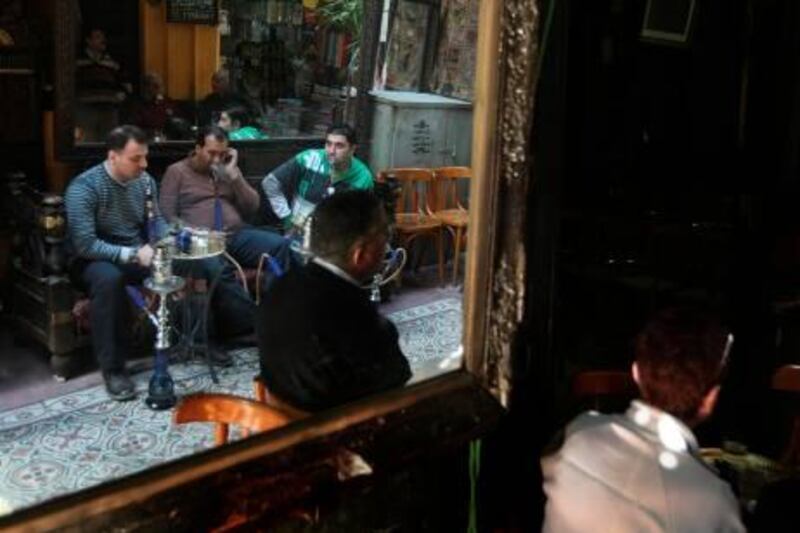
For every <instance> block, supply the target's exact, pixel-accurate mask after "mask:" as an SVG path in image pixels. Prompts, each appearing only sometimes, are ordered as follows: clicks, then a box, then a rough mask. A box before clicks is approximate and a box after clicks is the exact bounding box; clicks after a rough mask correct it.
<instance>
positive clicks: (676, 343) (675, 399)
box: [636, 308, 730, 422]
mask: <svg viewBox="0 0 800 533" xmlns="http://www.w3.org/2000/svg"><path fill="white" fill-rule="evenodd" d="M729 340H730V337H729V334H728V331H727V330H725V329H724V328H723V327H722V326H721V325H720V323H719V321H718V320H717V319H716V318H715V317H714V316H712V315H711V314H709V313H708V312H706V311H701V310H697V309H691V308H669V309H665V310H663V311H661V312H659V313H658V314H656V315H655V316H654V317H653V318H652V319H651V320H650V321H649V322H648V323H647V325H646V326H645V328H644V330H643V331H642V332H641V333H640V334H639V336H638V337H637V338H636V365H637V367H638V369H639V387H640V389H641V392H642V397H643V398H644V400H645V401H646V402H647V403H649V404H651V405H653V406H654V407H657V408H659V409H661V410H662V411H666V412H668V413H670V414H672V415H673V416H675V417H677V418H679V419H681V420H684V421H687V422H688V421H691V420H692V419H693V418H694V416H695V415H696V414H697V411H698V409H699V407H700V405H701V403H702V401H703V398H705V396H706V394H708V392H709V391H710V390H711V389H712V388H713V387H714V386H715V385H717V384H719V382H720V380H721V378H722V373H723V370H724V368H725V364H726V362H727V361H726V359H727V355H728V350H729V349H730V346H729Z"/></svg>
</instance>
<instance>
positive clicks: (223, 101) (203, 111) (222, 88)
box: [198, 69, 255, 127]
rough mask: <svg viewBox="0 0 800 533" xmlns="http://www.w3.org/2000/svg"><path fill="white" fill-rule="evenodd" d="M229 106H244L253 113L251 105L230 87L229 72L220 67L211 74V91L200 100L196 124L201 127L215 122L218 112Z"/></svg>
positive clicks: (217, 119)
mask: <svg viewBox="0 0 800 533" xmlns="http://www.w3.org/2000/svg"><path fill="white" fill-rule="evenodd" d="M231 107H244V108H245V109H247V111H248V113H249V114H251V115H255V113H254V111H255V109H253V105H251V103H250V102H248V100H247V99H246V98H245V97H244V96H242V95H240V94H238V93H237V92H236V91H234V90H233V88H232V87H231V78H230V73H229V72H228V71H227V70H225V69H220V70H218V71H216V72H215V73H214V74H213V75H212V76H211V92H210V93H209V94H208V95H207V96H206V97H205V98H203V100H202V101H201V102H200V106H199V109H198V124H199V125H200V126H201V127H202V126H208V125H210V124H216V123H217V122H218V121H219V115H220V113H222V111H224V110H225V109H228V108H231Z"/></svg>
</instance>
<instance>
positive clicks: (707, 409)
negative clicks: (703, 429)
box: [697, 385, 719, 421]
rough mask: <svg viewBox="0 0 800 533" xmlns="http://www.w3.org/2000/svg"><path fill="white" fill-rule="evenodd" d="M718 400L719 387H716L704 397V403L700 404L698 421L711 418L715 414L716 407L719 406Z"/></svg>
mask: <svg viewBox="0 0 800 533" xmlns="http://www.w3.org/2000/svg"><path fill="white" fill-rule="evenodd" d="M717 398H719V385H715V386H714V387H713V388H712V389H711V390H710V391H708V392H707V393H706V395H705V396H704V397H703V401H702V402H700V407H699V408H698V409H697V419H698V420H699V421H702V420H705V419H706V418H708V417H709V416H711V413H713V412H714V407H716V406H717Z"/></svg>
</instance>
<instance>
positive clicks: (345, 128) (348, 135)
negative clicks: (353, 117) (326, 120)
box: [325, 124, 358, 144]
mask: <svg viewBox="0 0 800 533" xmlns="http://www.w3.org/2000/svg"><path fill="white" fill-rule="evenodd" d="M328 135H342V136H344V138H345V139H347V142H349V143H350V144H358V138H357V137H356V130H354V129H353V128H352V127H351V126H350V125H349V124H332V125H331V126H329V127H328V131H326V132H325V137H327V136H328Z"/></svg>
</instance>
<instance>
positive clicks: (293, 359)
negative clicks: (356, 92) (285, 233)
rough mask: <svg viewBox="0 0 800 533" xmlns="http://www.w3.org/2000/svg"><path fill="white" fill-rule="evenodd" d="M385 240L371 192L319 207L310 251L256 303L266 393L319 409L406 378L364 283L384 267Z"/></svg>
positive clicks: (379, 207) (388, 328) (388, 326)
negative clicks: (308, 258) (306, 259)
mask: <svg viewBox="0 0 800 533" xmlns="http://www.w3.org/2000/svg"><path fill="white" fill-rule="evenodd" d="M388 239H389V223H388V216H387V214H386V211H385V209H384V207H383V204H382V203H381V202H380V200H378V198H377V197H376V196H375V195H374V194H372V193H371V192H369V191H358V190H352V191H345V192H342V193H337V194H335V195H333V196H331V197H329V198H326V199H324V200H323V201H322V202H321V203H320V204H319V205H318V206H317V209H316V210H315V211H314V217H313V219H312V223H311V243H310V245H311V251H312V253H313V254H314V257H313V258H312V259H311V261H310V262H309V263H308V264H306V265H304V266H298V267H295V268H293V269H292V270H290V271H289V272H288V273H287V274H286V275H285V276H283V277H281V278H279V279H278V280H277V281H276V282H275V283H274V285H273V286H272V287H271V288H270V289H269V290H268V291H267V292H266V294H265V295H264V297H263V298H262V300H261V303H260V305H259V310H258V317H257V319H256V331H257V333H258V341H259V351H260V359H261V377H262V379H263V380H264V383H265V384H266V385H267V387H268V388H269V390H270V392H271V393H273V394H275V395H276V396H277V397H278V398H280V399H281V400H283V401H285V402H288V403H289V404H290V405H292V406H293V407H296V408H299V409H303V410H306V411H318V410H321V409H325V408H328V407H333V406H336V405H340V404H343V403H346V402H349V401H352V400H355V399H357V398H360V397H363V396H366V395H368V394H373V393H376V392H380V391H383V390H386V389H389V388H393V387H399V386H401V385H403V384H404V383H405V382H406V381H408V379H409V378H410V377H411V370H410V368H409V364H408V361H407V360H406V358H405V356H404V355H403V353H402V351H401V350H400V346H399V344H398V333H397V328H396V327H395V326H394V324H392V323H391V322H389V321H388V320H387V319H386V318H384V317H383V316H381V314H380V313H379V312H378V309H377V307H376V306H375V305H374V304H373V303H372V302H371V301H370V300H369V294H368V291H366V290H364V289H363V288H362V285H363V284H364V283H366V282H367V281H368V280H370V279H371V278H372V276H373V275H374V274H375V273H376V272H378V270H379V269H380V268H381V267H382V264H383V258H384V253H385V250H386V243H387V241H388Z"/></svg>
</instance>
